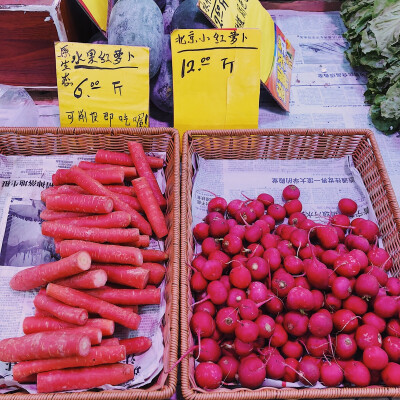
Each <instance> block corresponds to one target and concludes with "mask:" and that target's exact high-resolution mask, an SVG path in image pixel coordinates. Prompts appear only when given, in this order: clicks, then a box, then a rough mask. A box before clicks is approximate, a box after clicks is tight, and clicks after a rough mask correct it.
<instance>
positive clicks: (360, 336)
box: [356, 325, 382, 350]
mask: <svg viewBox="0 0 400 400" xmlns="http://www.w3.org/2000/svg"><path fill="white" fill-rule="evenodd" d="M356 342H357V346H358V347H359V348H360V349H361V350H365V349H366V348H367V347H371V346H378V347H381V346H382V337H381V335H380V333H379V331H378V329H377V328H375V326H371V325H362V326H360V327H359V328H357V331H356Z"/></svg>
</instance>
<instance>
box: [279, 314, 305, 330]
mask: <svg viewBox="0 0 400 400" xmlns="http://www.w3.org/2000/svg"><path fill="white" fill-rule="evenodd" d="M283 326H284V327H285V330H286V331H287V332H288V333H290V334H291V335H293V336H303V335H305V334H306V333H307V329H308V317H307V316H306V315H303V314H301V313H299V312H297V311H289V312H288V313H286V314H285V317H284V320H283Z"/></svg>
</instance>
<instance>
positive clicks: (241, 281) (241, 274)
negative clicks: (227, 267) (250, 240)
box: [229, 266, 251, 289]
mask: <svg viewBox="0 0 400 400" xmlns="http://www.w3.org/2000/svg"><path fill="white" fill-rule="evenodd" d="M229 281H230V282H231V284H232V285H233V286H235V287H236V288H239V289H246V288H247V287H248V286H249V285H250V282H251V274H250V271H249V270H248V269H247V268H246V267H243V266H239V267H236V268H233V269H231V272H230V273H229Z"/></svg>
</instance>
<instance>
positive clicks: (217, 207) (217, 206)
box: [207, 196, 228, 214]
mask: <svg viewBox="0 0 400 400" xmlns="http://www.w3.org/2000/svg"><path fill="white" fill-rule="evenodd" d="M227 207H228V203H227V202H226V200H225V199H224V198H223V197H217V196H216V197H214V198H213V199H211V200H210V201H209V202H208V206H207V211H208V212H209V213H210V212H213V211H216V212H219V213H221V214H225V211H226V209H227Z"/></svg>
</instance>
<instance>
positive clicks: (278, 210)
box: [267, 204, 286, 222]
mask: <svg viewBox="0 0 400 400" xmlns="http://www.w3.org/2000/svg"><path fill="white" fill-rule="evenodd" d="M267 214H268V215H270V216H271V217H272V218H273V219H274V220H275V221H276V222H281V221H283V220H284V218H285V217H286V210H285V208H284V207H282V206H281V205H280V204H271V205H270V206H268V208H267Z"/></svg>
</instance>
